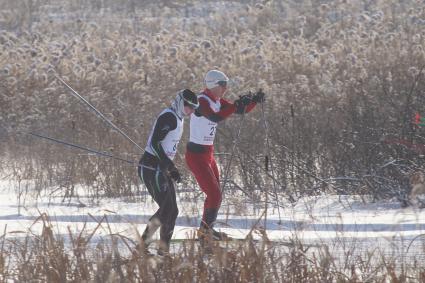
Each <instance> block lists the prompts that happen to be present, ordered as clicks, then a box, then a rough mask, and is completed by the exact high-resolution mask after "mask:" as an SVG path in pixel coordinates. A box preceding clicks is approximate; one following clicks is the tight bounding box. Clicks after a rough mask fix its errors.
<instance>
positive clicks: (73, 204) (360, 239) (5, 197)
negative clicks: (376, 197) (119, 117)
mask: <svg viewBox="0 0 425 283" xmlns="http://www.w3.org/2000/svg"><path fill="white" fill-rule="evenodd" d="M10 188H13V189H10ZM15 190H16V188H15V187H14V186H13V184H11V183H10V182H7V181H0V207H1V212H0V229H1V231H2V233H4V232H6V237H7V238H16V239H19V238H23V237H25V236H27V235H30V234H32V235H40V234H41V231H42V229H43V221H41V219H40V215H41V214H43V213H46V215H48V216H49V223H50V224H51V227H52V229H53V231H54V232H55V235H57V236H60V237H62V238H63V239H64V240H65V241H66V242H69V241H70V239H69V231H71V232H72V233H73V234H79V233H80V232H81V230H82V229H83V227H84V225H85V227H84V231H83V232H84V233H83V235H89V234H90V233H91V232H93V230H94V229H96V227H97V226H98V225H99V222H101V221H102V223H101V225H100V226H99V227H97V230H96V232H95V234H94V236H93V238H92V239H91V241H90V245H96V243H99V242H101V241H102V242H107V241H108V240H110V239H111V232H112V233H113V234H119V235H121V236H124V237H128V239H129V240H128V241H129V242H131V241H134V242H136V241H137V239H138V235H137V234H138V233H139V234H141V233H142V232H143V230H144V228H145V223H146V222H147V221H148V219H149V218H150V216H151V215H152V214H153V213H154V211H155V210H156V208H157V206H156V204H154V203H152V202H151V200H150V198H149V197H148V198H147V201H145V202H133V203H129V202H126V201H124V200H122V199H103V200H101V201H99V204H96V205H95V204H90V203H89V200H88V199H85V198H82V197H80V199H79V200H76V199H72V200H70V201H69V202H68V201H67V202H65V203H62V202H61V199H62V198H61V197H50V198H48V197H41V198H39V199H38V201H37V202H35V201H33V200H31V199H30V198H29V197H27V198H26V201H25V203H23V201H22V200H21V204H20V205H19V203H18V198H17V195H16V194H15ZM202 201H203V199H202V198H200V199H199V200H198V202H193V201H192V202H189V201H185V200H182V199H180V200H178V205H179V208H180V214H179V217H178V219H177V222H176V228H175V230H174V236H173V238H175V239H181V238H192V237H194V235H196V229H197V227H198V225H199V221H200V218H201V215H200V213H201V212H202V207H203V202H202ZM81 203H84V204H87V206H85V207H82V205H81ZM227 211H230V214H229V215H225V214H224V213H226V212H227ZM236 211H238V209H237V208H235V207H233V206H230V205H227V204H226V198H225V201H224V204H223V208H222V209H221V214H219V217H218V221H217V224H216V227H217V228H219V229H220V230H222V231H224V232H226V233H228V234H229V235H231V236H233V237H236V238H244V237H245V236H246V235H247V234H248V233H249V231H250V230H251V229H252V227H253V225H255V224H256V223H259V225H258V226H257V227H262V228H264V227H265V228H266V232H267V236H268V238H269V239H271V240H275V241H287V240H291V239H292V240H293V239H297V240H299V241H300V242H301V243H305V244H320V245H326V246H328V247H329V249H330V250H331V251H333V252H335V254H339V255H341V256H342V255H343V254H344V252H346V251H347V250H353V251H355V254H362V253H366V252H368V251H371V250H379V251H382V252H383V253H384V254H386V255H390V256H392V257H397V258H398V259H399V260H407V261H409V260H412V261H413V260H414V259H416V260H417V259H424V260H425V256H424V247H425V210H419V209H414V208H401V207H400V204H399V203H397V202H390V201H387V202H382V203H363V202H362V201H360V197H357V196H320V197H315V198H312V197H309V198H305V199H302V200H300V201H298V202H297V203H296V204H295V205H292V206H288V207H286V208H285V209H281V211H280V215H281V219H280V220H279V216H278V213H277V209H276V208H274V209H272V208H270V207H269V208H268V211H269V213H268V215H267V223H266V225H264V224H265V223H264V221H263V219H261V220H260V221H259V222H258V218H259V217H260V215H261V213H262V211H263V210H262V209H258V208H257V209H256V210H254V208H252V209H251V208H249V207H248V208H247V207H245V208H244V212H245V215H237V214H238V213H236ZM254 211H256V214H255V215H254V214H253V212H254ZM105 215H106V218H104V216H105ZM253 236H254V238H257V239H259V238H261V234H260V233H259V232H258V231H257V230H254V233H253ZM122 246H123V247H122V248H123V249H127V248H126V247H124V245H123V244H122ZM177 246H178V245H177V244H172V248H174V249H177Z"/></svg>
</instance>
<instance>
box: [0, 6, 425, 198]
mask: <svg viewBox="0 0 425 283" xmlns="http://www.w3.org/2000/svg"><path fill="white" fill-rule="evenodd" d="M0 6H1V10H0V27H1V31H0V107H1V114H0V125H1V127H0V128H1V130H0V131H1V148H2V149H3V150H2V152H3V154H2V156H1V159H2V169H4V170H3V172H6V173H7V174H12V176H13V177H14V178H26V179H28V178H30V179H35V180H37V182H38V183H39V184H38V188H39V190H40V191H42V190H43V189H44V188H46V187H51V186H57V187H58V188H59V189H60V191H62V192H66V194H67V195H68V196H72V194H73V188H74V186H75V185H76V184H83V185H86V186H87V188H89V190H90V194H92V195H93V196H94V197H100V196H117V195H130V196H131V195H134V194H135V193H136V192H137V190H138V187H140V181H139V180H138V178H137V175H136V173H135V168H133V167H132V166H128V165H127V164H125V163H121V162H119V161H111V160H108V159H105V158H97V157H94V156H88V155H87V154H85V153H83V152H80V151H78V150H72V149H67V148H65V147H63V146H60V145H54V144H51V143H49V142H44V141H42V140H38V139H36V138H33V137H30V136H28V135H25V134H23V132H28V131H33V132H36V133H41V134H47V135H49V136H53V137H56V138H60V139H64V140H67V141H70V142H74V143H77V144H82V145H86V146H89V147H92V148H97V149H100V150H102V151H108V152H111V153H113V154H115V155H117V156H120V157H124V158H127V159H130V160H134V161H137V160H138V158H139V156H140V155H141V152H139V151H138V149H137V148H136V147H134V145H132V144H131V143H129V142H127V141H126V140H125V139H123V138H122V137H121V136H120V135H118V134H117V133H116V132H114V131H113V130H111V129H110V128H109V127H108V126H107V125H106V124H105V123H103V122H102V121H101V120H100V119H98V118H96V117H94V115H93V114H92V113H90V112H89V111H88V110H87V108H86V107H85V106H84V105H82V104H81V103H80V102H79V101H78V100H77V99H75V98H74V97H72V96H71V95H70V94H69V93H67V90H66V89H65V88H64V87H63V86H62V85H61V84H60V83H59V82H58V81H57V80H56V79H55V77H54V74H58V75H59V76H61V77H62V78H63V79H64V80H65V81H66V82H68V83H69V84H70V85H71V86H72V87H73V88H74V89H75V90H77V91H78V92H79V93H80V94H81V95H83V96H84V97H85V98H86V99H88V100H89V101H90V102H91V103H93V104H94V105H95V106H96V107H98V109H99V110H100V111H101V112H102V113H104V114H105V115H106V116H107V117H108V118H109V119H111V120H112V121H113V122H114V123H115V124H116V125H117V126H118V127H120V128H121V129H122V130H123V131H124V132H126V133H127V134H128V135H129V136H130V137H132V138H133V139H134V140H135V141H137V142H138V143H139V144H140V145H142V146H144V145H145V142H146V140H147V135H148V133H149V131H150V128H151V123H152V122H153V120H154V118H155V116H156V115H157V114H158V113H159V111H160V110H161V109H162V108H163V107H166V106H167V105H169V103H170V101H171V100H172V98H173V97H174V95H175V93H176V92H177V91H178V90H179V89H182V88H186V87H188V88H191V89H193V90H195V91H201V90H202V88H203V85H202V81H203V76H204V74H205V73H206V71H207V70H209V69H211V68H219V69H221V70H223V71H224V72H226V73H227V74H228V75H229V77H231V78H232V80H233V82H234V83H233V85H232V86H231V87H230V88H229V93H228V96H227V97H228V98H229V99H230V100H234V99H236V98H237V97H238V95H241V94H245V93H247V92H248V91H255V90H257V89H259V88H262V89H263V90H264V91H265V92H266V93H267V102H266V104H265V105H264V112H262V110H261V108H260V107H257V109H256V110H255V111H254V112H253V113H250V114H249V115H246V117H245V118H244V119H243V122H241V120H240V118H238V117H235V118H233V119H229V120H228V121H226V122H225V123H223V124H222V125H221V127H220V133H219V136H218V137H217V141H216V151H217V152H218V153H222V154H220V155H218V159H219V160H220V166H221V170H222V176H226V175H227V172H225V171H226V168H227V166H226V164H227V163H228V161H229V159H230V158H229V156H231V151H232V148H233V142H234V141H236V142H237V143H236V149H235V154H234V156H235V157H234V158H233V160H232V166H231V170H230V173H229V180H231V181H229V182H228V184H229V186H233V187H237V186H239V187H240V188H243V189H244V191H245V192H246V193H247V194H249V195H250V198H255V196H256V195H257V193H256V192H258V190H264V188H270V187H273V188H274V190H275V193H277V194H279V195H280V194H282V196H283V195H284V197H285V198H288V199H297V198H299V197H301V196H304V195H311V194H317V193H320V192H332V193H343V194H347V193H348V194H350V193H355V194H359V193H361V194H372V195H373V196H374V197H376V198H382V197H394V196H397V197H399V198H400V199H403V195H404V194H406V193H407V192H408V191H409V189H410V188H409V184H408V174H409V173H410V172H412V171H414V170H418V169H421V167H422V165H421V164H422V159H423V158H422V156H423V155H422V153H423V146H421V144H422V143H424V138H423V129H421V128H417V127H415V126H414V125H413V124H412V119H413V116H414V114H415V113H416V112H419V113H424V109H423V108H424V106H423V105H424V103H423V100H424V98H423V97H424V96H423V94H424V93H423V92H424V89H425V83H424V79H423V78H424V71H423V68H424V66H425V59H424V54H425V53H424V52H425V51H424V46H425V44H424V43H425V42H424V36H425V28H424V27H425V21H424V18H425V17H424V16H425V14H424V13H425V10H424V6H423V3H422V2H421V1H378V0H376V1H301V2H300V1H294V2H292V1H286V2H284V1H263V2H257V1H222V2H216V1H160V2H158V3H157V2H156V1H133V0H121V1H107V0H104V1H102V0H98V1H88V0H80V1H62V2H61V1H52V0H38V1H36V0H32V1H29V0H28V1H11V0H1V5H0ZM264 119H265V121H266V125H267V127H265V123H264ZM187 124H188V123H187ZM239 127H241V129H242V130H241V136H240V137H239V139H237V132H238V129H239ZM266 129H267V130H266ZM187 135H188V129H187V131H186V132H185V135H184V136H185V139H186V137H187ZM266 137H268V143H267V142H266ZM267 144H269V146H266V145H267ZM418 144H419V145H418ZM184 147H185V141H182V143H181V145H180V152H181V153H183V152H184V150H185V149H184ZM265 155H268V156H269V160H270V162H269V163H270V166H269V174H270V175H272V173H273V175H275V180H276V181H275V182H274V184H273V182H272V181H271V178H268V177H266V173H265V170H264V160H265ZM177 162H178V165H179V167H180V168H182V170H185V169H184V168H185V164H184V160H183V158H181V157H180V158H177ZM272 169H273V170H272ZM272 171H273V172H272ZM185 177H186V179H185V182H186V184H185V186H186V187H188V186H189V187H190V186H192V184H193V179H192V178H191V176H190V174H189V172H186V174H185Z"/></svg>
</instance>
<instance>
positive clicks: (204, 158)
mask: <svg viewBox="0 0 425 283" xmlns="http://www.w3.org/2000/svg"><path fill="white" fill-rule="evenodd" d="M213 153H214V150H209V151H208V152H205V153H194V152H190V151H186V154H185V159H186V163H187V166H188V167H189V169H190V171H192V173H193V175H194V176H195V178H196V181H197V182H198V185H199V186H200V187H201V190H202V191H203V192H204V193H205V194H206V195H207V198H206V199H205V203H204V209H206V208H219V207H220V204H221V189H220V176H219V173H218V168H217V163H216V162H215V159H214V155H213Z"/></svg>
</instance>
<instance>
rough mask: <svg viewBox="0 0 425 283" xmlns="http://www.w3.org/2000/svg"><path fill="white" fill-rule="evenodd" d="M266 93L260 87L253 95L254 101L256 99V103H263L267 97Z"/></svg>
mask: <svg viewBox="0 0 425 283" xmlns="http://www.w3.org/2000/svg"><path fill="white" fill-rule="evenodd" d="M265 96H266V94H265V93H264V92H263V91H262V90H261V89H260V90H259V91H258V92H257V93H256V94H255V95H254V96H253V97H252V101H254V102H255V103H263V102H264V101H265V100H266V98H265Z"/></svg>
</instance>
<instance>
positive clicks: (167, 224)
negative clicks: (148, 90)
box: [138, 111, 179, 246]
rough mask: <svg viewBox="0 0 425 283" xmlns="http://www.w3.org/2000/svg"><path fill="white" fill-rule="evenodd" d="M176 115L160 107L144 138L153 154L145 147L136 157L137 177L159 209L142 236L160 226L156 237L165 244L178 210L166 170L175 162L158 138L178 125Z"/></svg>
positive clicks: (144, 237)
mask: <svg viewBox="0 0 425 283" xmlns="http://www.w3.org/2000/svg"><path fill="white" fill-rule="evenodd" d="M177 119H179V118H178V116H177V115H175V114H174V113H173V112H172V111H168V112H166V111H165V112H164V111H163V112H162V113H161V114H160V115H159V116H158V118H157V120H156V124H155V126H154V128H153V130H152V133H151V136H150V139H149V141H150V142H148V145H147V147H146V148H147V149H148V148H149V149H150V151H151V152H153V154H152V153H149V152H148V150H146V151H145V153H144V154H143V156H142V158H141V159H140V162H139V169H138V175H139V177H140V179H141V180H142V182H144V184H145V186H146V188H147V189H148V191H149V194H150V195H151V196H152V198H153V199H154V200H155V202H156V203H157V204H158V205H159V209H158V210H157V211H156V213H155V214H154V215H153V216H152V217H151V218H150V221H149V222H150V223H152V222H153V220H154V218H156V219H157V220H159V222H160V223H159V224H158V225H154V226H153V227H154V228H153V230H154V231H148V230H149V225H148V227H147V229H146V230H145V232H144V234H143V236H142V238H143V240H144V241H146V240H147V237H149V236H148V235H150V236H151V235H153V233H154V232H155V230H156V229H157V228H159V226H160V227H161V229H160V239H161V241H163V242H164V243H165V244H166V245H167V246H169V243H170V240H171V237H172V235H173V231H174V226H175V223H176V219H177V215H178V213H179V211H178V208H177V202H176V191H175V189H174V183H173V180H172V179H171V177H170V176H169V174H168V173H169V171H170V170H173V169H175V166H174V163H173V161H172V160H171V159H170V158H169V157H168V156H167V154H166V151H165V150H164V147H163V145H162V142H163V141H164V140H165V139H166V138H167V135H168V134H169V133H170V132H172V131H174V130H176V128H177V127H178V122H179V121H178V120H177ZM177 130H178V129H177ZM175 146H176V145H175ZM175 170H177V169H175ZM177 174H178V173H177ZM151 229H152V228H151Z"/></svg>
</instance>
